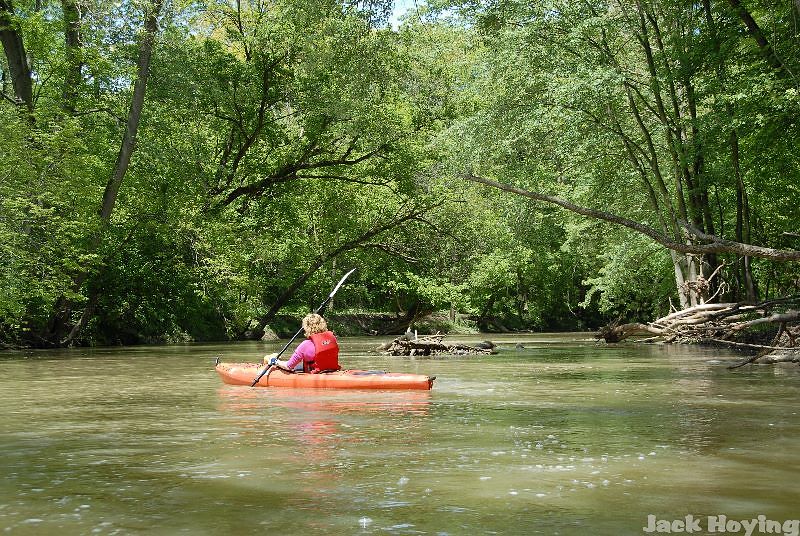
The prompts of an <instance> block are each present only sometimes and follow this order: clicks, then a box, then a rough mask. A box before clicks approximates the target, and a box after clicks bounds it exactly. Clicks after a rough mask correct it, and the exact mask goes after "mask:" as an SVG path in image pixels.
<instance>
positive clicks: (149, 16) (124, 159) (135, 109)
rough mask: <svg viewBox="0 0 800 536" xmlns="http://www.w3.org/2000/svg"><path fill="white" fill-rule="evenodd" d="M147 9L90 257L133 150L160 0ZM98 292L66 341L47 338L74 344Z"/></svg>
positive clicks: (80, 276) (82, 275) (77, 284)
mask: <svg viewBox="0 0 800 536" xmlns="http://www.w3.org/2000/svg"><path fill="white" fill-rule="evenodd" d="M148 8H149V9H148V10H147V12H146V13H145V21H144V33H143V34H142V40H141V43H140V45H139V58H138V61H137V65H136V66H137V69H136V81H135V82H134V85H133V96H132V98H131V107H130V110H129V111H128V120H127V122H126V124H125V133H124V134H123V137H122V144H121V146H120V150H119V153H118V155H117V160H116V163H115V164H114V169H113V170H112V172H111V177H110V178H109V180H108V182H107V183H106V187H105V190H104V192H103V201H102V204H101V205H100V210H99V214H100V220H101V228H100V229H99V230H98V231H97V233H96V234H95V235H94V237H93V238H92V240H91V242H90V244H89V248H88V249H89V252H90V253H95V252H96V251H97V250H98V249H99V248H100V246H101V245H102V242H103V235H104V232H105V227H106V226H107V225H108V223H109V221H110V220H111V214H112V213H113V211H114V205H115V204H116V201H117V195H118V193H119V189H120V186H121V185H122V181H123V179H124V178H125V174H126V173H127V171H128V167H129V166H130V162H131V155H133V151H134V149H135V148H136V134H137V132H138V130H139V121H140V120H141V116H142V110H143V108H144V97H145V91H146V89H147V79H148V76H149V75H150V60H151V58H152V54H153V46H154V44H155V38H156V35H157V33H158V14H159V12H160V11H161V0H155V1H154V2H153V3H152V4H150V5H149V6H148ZM88 274H89V269H88V267H82V268H81V269H80V270H79V272H78V273H77V274H76V275H75V277H74V278H73V290H74V291H75V292H78V291H80V288H81V287H82V286H83V284H84V283H85V282H86V279H87V277H88ZM99 292H100V289H91V290H90V291H89V297H88V298H89V299H88V301H87V303H86V305H85V307H84V310H83V314H81V317H80V319H79V320H78V322H76V323H75V325H74V326H73V327H72V329H71V330H70V332H69V334H67V336H66V337H64V338H63V339H61V338H60V336H59V335H60V333H58V332H54V333H52V334H51V337H54V338H55V339H54V340H55V341H57V343H58V344H59V345H61V346H66V345H69V344H70V343H71V342H72V341H74V340H75V338H76V337H77V336H78V334H79V333H80V331H81V329H83V327H84V326H85V325H86V323H87V322H88V321H89V319H90V318H91V316H92V314H93V313H94V308H95V306H96V304H97V299H98V293H99ZM71 309H72V307H71V304H70V303H69V301H68V300H67V301H66V303H65V306H64V308H63V309H61V310H56V311H55V312H54V315H57V316H61V317H62V320H61V321H60V322H59V321H55V322H52V324H53V325H54V326H59V325H66V324H67V322H68V320H69V318H68V317H69V315H70V314H71Z"/></svg>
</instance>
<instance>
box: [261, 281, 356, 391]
mask: <svg viewBox="0 0 800 536" xmlns="http://www.w3.org/2000/svg"><path fill="white" fill-rule="evenodd" d="M355 271H356V269H355V268H353V269H352V270H350V271H349V272H347V273H346V274H344V277H342V279H340V280H339V283H337V284H336V286H335V287H333V290H332V291H331V293H330V294H328V297H327V298H325V300H324V301H323V302H322V303H321V304H320V305H319V307H317V308H316V309H314V312H315V313H316V314H318V315H321V314H322V313H324V312H325V308H326V307H327V306H328V304H329V303H330V302H331V300H332V299H333V295H334V294H336V292H337V291H338V290H339V287H341V286H342V285H343V284H344V280H345V279H347V278H348V277H350V274H352V273H353V272H355ZM302 332H303V328H300V329H299V330H297V333H295V334H294V336H293V337H292V338H291V339H289V342H287V343H286V345H285V346H284V347H283V348H281V351H280V352H278V353H277V354H276V355H275V358H276V359H277V358H279V357H280V356H281V354H282V353H283V352H285V351H286V349H287V348H289V346H291V344H292V343H293V342H294V340H295V339H296V338H297V337H298V336H299V335H300V334H301V333H302ZM274 366H275V365H270V366H268V367H266V368H265V369H264V370H262V371H261V374H259V375H258V377H257V378H256V379H255V380H253V383H251V384H250V387H254V386H255V384H257V383H258V380H260V379H261V377H262V376H263V375H264V374H266V373H267V372H269V371H270V370H272V367H274Z"/></svg>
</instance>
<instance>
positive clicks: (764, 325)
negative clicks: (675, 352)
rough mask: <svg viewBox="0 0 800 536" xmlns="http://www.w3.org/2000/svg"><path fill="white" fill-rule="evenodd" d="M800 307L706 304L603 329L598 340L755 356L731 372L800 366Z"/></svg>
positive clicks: (797, 301) (798, 301) (794, 301)
mask: <svg viewBox="0 0 800 536" xmlns="http://www.w3.org/2000/svg"><path fill="white" fill-rule="evenodd" d="M798 305H800V298H786V299H782V300H772V301H767V302H762V303H758V304H746V303H704V304H700V305H696V306H694V307H690V308H688V309H683V310H681V311H674V312H672V313H671V314H669V315H667V316H665V317H663V318H659V319H658V320H655V321H653V322H650V323H647V324H640V323H632V324H618V323H612V324H609V325H608V326H605V327H603V328H601V329H600V330H599V331H598V332H597V334H596V335H595V337H596V338H598V339H605V341H606V342H619V341H622V340H624V339H626V338H628V337H630V336H632V335H652V337H650V338H646V339H644V340H645V341H661V342H666V343H696V344H718V345H728V346H732V347H737V348H740V349H749V350H754V351H756V353H755V355H753V356H751V357H749V358H747V359H746V360H744V361H742V362H741V363H737V364H736V365H733V366H731V367H730V368H736V367H740V366H742V365H746V364H748V363H756V362H757V363H777V362H800V309H798V308H796V307H797V306H798ZM775 329H777V332H776V333H775ZM773 333H774V334H773ZM765 335H766V336H767V337H769V338H771V342H769V340H770V339H767V340H766V341H764V336H765ZM753 341H756V342H753ZM763 342H767V344H763Z"/></svg>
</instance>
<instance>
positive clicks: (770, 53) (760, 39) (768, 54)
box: [728, 0, 797, 76]
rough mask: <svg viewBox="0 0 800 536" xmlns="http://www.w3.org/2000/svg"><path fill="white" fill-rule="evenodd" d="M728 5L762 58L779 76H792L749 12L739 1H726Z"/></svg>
mask: <svg viewBox="0 0 800 536" xmlns="http://www.w3.org/2000/svg"><path fill="white" fill-rule="evenodd" d="M795 2H797V0H795ZM728 3H729V4H730V5H731V7H732V8H733V10H734V11H735V12H736V14H737V15H738V16H739V18H740V19H741V20H742V22H743V23H744V25H745V26H746V27H747V31H748V32H749V33H750V35H751V36H752V38H753V40H754V41H755V42H756V44H757V45H758V48H759V50H760V51H761V54H762V55H763V56H764V58H765V59H766V60H767V62H768V63H769V64H770V66H771V67H772V68H773V69H775V70H776V71H778V73H780V74H781V75H784V76H785V75H789V76H792V73H791V72H790V71H789V69H788V68H787V67H786V65H784V63H783V62H782V61H781V60H780V58H779V57H778V55H777V54H775V49H773V48H772V45H771V44H770V43H769V41H768V40H767V37H766V36H765V35H764V32H763V31H762V30H761V27H760V26H759V25H758V23H757V22H756V21H755V19H754V18H753V16H752V15H751V14H750V12H749V11H747V9H746V8H745V7H744V6H743V5H742V3H741V2H740V1H739V0H728Z"/></svg>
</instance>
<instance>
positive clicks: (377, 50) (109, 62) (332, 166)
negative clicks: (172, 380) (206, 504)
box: [0, 0, 800, 345]
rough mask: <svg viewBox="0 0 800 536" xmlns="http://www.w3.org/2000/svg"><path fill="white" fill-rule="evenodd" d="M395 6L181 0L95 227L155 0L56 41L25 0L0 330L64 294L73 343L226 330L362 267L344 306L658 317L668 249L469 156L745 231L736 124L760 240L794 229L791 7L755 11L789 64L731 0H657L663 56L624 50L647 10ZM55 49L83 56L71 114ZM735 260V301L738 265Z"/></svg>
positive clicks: (5, 159)
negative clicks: (769, 56) (489, 185)
mask: <svg viewBox="0 0 800 536" xmlns="http://www.w3.org/2000/svg"><path fill="white" fill-rule="evenodd" d="M390 4H391V3H389V2H385V1H382V0H380V1H374V2H362V1H354V2H351V1H343V2H334V1H329V0H313V1H298V0H278V1H276V2H271V3H259V2H243V3H239V4H231V3H228V2H219V1H217V0H207V1H204V2H199V3H198V2H194V3H186V2H179V3H172V4H170V6H169V7H168V9H169V11H166V12H165V13H164V14H163V16H162V17H161V19H160V24H161V28H160V32H159V35H158V39H157V42H156V46H155V54H154V56H153V60H152V65H151V69H150V79H149V83H148V88H147V96H146V100H145V106H144V112H143V116H142V122H141V125H140V128H139V131H138V135H137V140H136V151H135V152H134V154H133V159H132V162H131V166H130V168H129V170H128V172H127V174H126V176H125V178H124V181H123V183H122V188H121V190H120V192H119V196H118V199H117V203H116V206H115V209H114V211H113V214H112V216H111V218H110V221H109V222H108V224H107V225H105V226H104V225H101V223H100V219H99V218H98V209H99V207H100V203H101V199H102V196H103V192H104V188H105V185H106V183H107V182H108V180H109V177H110V176H111V170H112V168H113V166H114V162H115V159H116V158H117V154H118V152H119V148H120V144H121V140H122V135H123V129H124V118H125V117H126V114H127V113H128V109H129V106H130V96H131V92H132V87H133V81H134V77H135V76H136V72H137V71H136V69H137V65H136V59H137V57H138V47H139V39H138V38H139V37H140V35H141V34H140V29H141V27H142V20H143V8H144V7H145V5H146V3H144V4H143V3H140V2H121V3H120V2H117V3H103V2H94V3H90V4H81V17H82V18H81V39H80V45H79V46H78V47H76V48H75V50H71V51H68V45H67V43H66V41H65V36H64V26H63V13H62V12H61V5H59V4H47V3H45V4H37V5H38V6H39V9H37V8H36V6H35V5H34V3H33V2H29V3H24V2H18V3H15V6H16V7H15V9H16V12H17V17H16V19H15V20H16V21H18V22H19V28H20V30H21V35H22V37H23V38H24V41H25V45H26V49H27V51H28V56H29V61H30V62H31V68H32V70H33V72H35V73H36V75H35V78H34V79H33V83H34V88H35V91H34V93H35V96H36V99H35V102H34V110H33V116H32V117H28V116H27V114H26V113H23V112H22V111H21V110H20V109H18V107H17V106H16V105H14V104H13V103H12V102H11V101H12V99H11V98H10V95H11V94H12V93H13V92H12V91H11V87H10V82H8V80H9V78H8V73H9V70H8V67H7V65H5V64H4V63H2V62H3V61H5V60H4V58H3V59H0V70H1V71H2V74H3V84H4V85H3V87H2V88H0V89H2V91H3V94H4V96H5V97H9V98H5V99H3V100H0V139H2V143H0V259H1V260H2V262H1V263H0V340H2V341H3V342H6V343H9V342H10V343H20V344H32V345H39V344H43V337H44V333H45V332H46V331H47V330H48V329H49V328H50V326H51V324H53V322H54V321H55V320H56V319H58V318H59V314H60V313H63V314H64V315H65V321H66V322H67V325H66V328H67V329H69V328H70V327H71V326H74V325H75V324H76V322H78V319H79V318H80V317H81V315H82V314H83V313H84V311H88V312H89V313H90V319H89V322H88V324H87V325H86V326H85V327H84V328H83V331H82V332H81V336H80V337H79V338H78V339H77V340H76V342H78V343H83V344H116V343H138V342H159V341H176V340H189V339H191V340H210V339H220V338H237V337H241V336H242V335H244V334H245V333H247V332H248V331H251V330H252V329H253V328H254V326H256V325H258V323H259V322H263V321H265V320H268V319H269V318H270V317H271V318H275V315H276V314H279V313H280V314H294V313H297V314H302V313H303V312H305V311H308V310H309V309H310V308H311V307H314V306H316V305H317V304H318V303H319V302H320V301H321V299H322V298H323V297H324V296H323V295H324V292H327V289H329V288H331V287H332V285H333V284H335V283H336V281H338V279H339V277H341V274H342V273H343V272H344V271H345V270H347V269H349V268H351V267H356V266H357V267H358V268H359V271H358V272H357V274H356V275H355V276H354V278H353V280H352V281H350V282H348V285H347V286H346V288H344V289H342V291H341V293H340V294H339V295H337V297H336V299H335V300H334V304H333V311H341V310H360V311H372V312H375V311H380V312H386V313H391V314H394V315H396V316H397V318H402V317H403V316H404V315H408V316H409V317H413V316H415V315H418V314H419V313H421V312H430V311H445V312H446V315H445V316H446V317H448V318H449V317H451V315H452V317H455V318H456V319H457V320H456V322H462V324H463V325H469V326H472V325H477V326H479V327H481V328H482V329H542V330H545V329H547V330H559V329H585V328H588V327H593V326H596V325H598V324H599V323H602V322H605V321H606V320H608V319H610V318H615V317H617V316H623V317H626V318H629V319H640V320H646V319H648V318H650V317H652V316H654V315H658V314H661V313H663V312H664V311H665V308H666V307H668V304H669V301H670V299H671V298H674V297H675V281H674V268H673V266H672V260H671V259H670V256H669V255H668V254H667V253H665V252H664V250H663V249H662V248H659V247H656V246H655V245H654V244H653V243H651V242H649V241H647V240H645V239H643V238H641V237H638V236H631V235H630V234H629V233H628V232H623V231H620V230H618V229H613V228H610V227H609V226H607V225H604V224H603V225H601V224H598V223H597V222H594V221H588V220H585V219H583V218H578V217H576V216H574V215H570V214H566V213H564V212H562V211H560V210H555V209H552V208H549V207H543V206H540V205H538V204H535V203H532V202H530V201H528V200H526V199H523V198H515V197H512V196H509V195H506V194H499V193H497V192H494V191H487V189H485V188H484V187H479V186H475V185H473V184H471V183H466V182H465V181H463V180H462V179H461V175H463V173H464V172H465V171H466V170H472V171H475V172H477V173H481V174H485V175H489V176H493V177H497V178H498V179H500V180H503V181H504V182H510V183H515V184H517V185H519V186H520V187H524V188H528V189H532V190H537V191H543V192H546V193H549V194H553V195H559V196H562V197H565V198H568V199H570V200H572V201H574V202H576V203H581V204H584V205H587V206H591V207H595V208H598V209H602V210H606V211H609V212H614V213H618V214H623V215H625V216H626V217H629V218H631V219H633V220H635V221H639V222H642V223H646V224H647V225H650V226H652V227H655V228H658V229H660V230H663V231H664V232H665V233H675V232H676V229H677V227H676V226H675V223H676V219H675V218H676V217H675V214H677V213H679V212H680V207H679V205H680V204H679V201H683V202H685V203H686V205H687V206H688V207H689V208H688V209H687V214H688V215H689V216H690V217H697V216H702V214H701V213H702V210H703V209H708V211H709V216H710V220H711V222H710V223H711V224H712V225H713V227H714V229H713V231H714V232H715V233H717V234H719V235H720V236H723V237H726V238H732V239H735V238H737V233H739V234H741V233H742V231H741V230H739V231H737V229H736V221H737V209H738V210H740V211H741V209H742V206H741V201H737V193H740V192H738V191H737V188H738V187H739V185H738V183H737V181H736V179H735V171H736V168H735V166H734V161H733V159H732V156H731V142H730V139H731V132H733V131H735V132H736V133H737V135H738V143H739V153H740V162H739V163H738V168H739V169H740V170H741V176H742V182H743V184H744V185H745V187H746V193H747V194H748V201H749V210H750V212H749V217H748V218H746V220H747V221H746V223H747V224H748V225H747V226H746V227H747V232H749V233H750V235H749V240H750V241H752V242H755V243H762V244H768V245H772V246H774V247H783V248H790V247H796V246H797V244H798V243H797V239H796V233H797V231H798V230H797V229H796V228H795V226H796V222H797V221H800V212H799V211H800V208H798V207H800V203H798V202H797V200H798V194H799V193H800V192H798V188H797V186H796V185H797V184H798V183H800V181H798V175H799V173H798V169H800V155H799V153H798V151H797V147H796V145H797V144H796V140H797V139H798V134H800V132H798V128H800V123H798V122H797V119H796V118H797V117H798V116H800V114H799V113H798V112H800V97H799V96H798V91H797V87H796V82H793V78H792V76H794V75H792V74H791V73H796V72H800V56H798V50H797V47H796V46H794V45H795V44H796V34H795V33H793V32H795V30H794V29H793V28H794V27H793V26H792V21H791V17H790V16H789V13H788V11H787V10H785V9H773V7H774V6H772V5H771V4H768V3H766V2H752V3H750V4H749V5H748V7H750V9H751V10H752V13H753V15H754V17H755V18H756V19H757V20H759V21H760V22H761V23H762V24H763V25H764V26H763V27H765V28H769V29H770V33H769V39H770V40H771V43H772V45H773V47H774V50H775V51H777V57H778V58H780V59H781V61H783V62H784V63H785V69H784V70H780V69H776V68H774V67H773V66H771V65H770V63H769V61H767V60H766V59H765V57H764V55H763V53H762V51H760V50H759V49H758V46H757V45H756V44H755V41H754V40H752V38H751V37H750V36H749V35H748V34H747V33H746V32H745V31H743V27H742V23H741V21H740V20H739V19H738V17H737V16H736V14H735V12H733V11H731V10H729V9H727V7H724V6H722V5H716V4H715V5H714V11H713V13H712V15H713V17H712V18H713V21H714V23H715V24H714V26H713V28H712V27H711V26H710V25H709V24H708V22H707V19H706V18H705V17H704V16H703V13H701V12H700V11H699V10H700V9H701V4H691V5H689V4H686V5H684V4H679V3H678V4H676V3H674V2H644V3H642V4H641V5H642V6H643V9H649V10H651V11H650V14H651V15H652V20H655V21H657V22H658V23H659V25H660V26H659V29H660V30H661V31H662V44H663V48H660V47H659V46H658V45H656V46H655V56H654V57H655V62H656V63H655V65H654V69H653V70H652V71H651V70H650V69H648V65H647V62H646V57H645V56H644V55H643V52H642V50H641V47H639V46H631V44H634V45H635V44H636V43H640V41H639V40H638V37H641V36H640V33H641V29H640V28H639V27H638V12H637V11H636V7H635V6H634V5H631V6H627V5H624V6H623V5H622V4H618V3H607V4H606V3H603V2H600V3H592V4H586V3H576V2H568V1H566V0H563V1H562V0H559V1H556V2H553V1H547V2H538V1H534V2H519V1H506V0H498V1H489V2H473V1H459V2H446V1H436V2H429V3H428V5H427V7H424V6H420V8H421V9H420V10H419V17H412V18H409V20H408V21H407V22H406V23H405V24H404V25H403V26H402V28H401V29H400V30H399V31H396V32H395V31H392V30H390V29H388V28H386V17H387V14H388V13H389V11H390V7H391V5H390ZM647 20H650V19H647ZM690 25H693V26H691V27H690ZM712 30H713V31H712ZM652 42H653V43H656V41H655V40H653V41H652ZM68 52H70V53H72V54H74V56H72V57H73V58H77V60H78V61H79V62H80V64H81V71H80V83H79V84H78V87H76V88H74V89H75V91H76V95H75V102H74V103H72V104H73V105H74V106H73V107H74V112H73V111H71V108H70V106H67V104H69V103H67V102H66V98H67V97H66V96H65V94H64V81H65V80H67V79H68V73H69V68H70V60H69V57H70V56H69V54H68ZM787 73H788V74H787ZM671 85H672V86H674V87H677V88H678V90H677V91H676V92H675V94H676V95H677V106H674V105H673V103H672V102H671V101H670V87H672V86H671ZM690 90H691V91H690ZM657 95H658V96H662V97H664V100H665V102H667V106H666V108H667V110H666V112H665V113H663V114H659V113H657V112H656V109H657V105H658V103H657V99H656V96H657ZM688 95H692V99H693V100H690V98H689V96H688ZM631 98H632V99H633V100H634V102H636V103H637V104H638V110H639V111H640V112H641V117H640V118H638V119H637V117H636V116H635V114H634V113H633V110H632V108H631V106H630V99H631ZM690 104H691V105H692V106H690ZM670 132H679V133H680V135H676V136H674V137H672V138H670V136H669V133H670ZM648 134H649V135H650V138H651V139H650V140H648V139H647V137H648ZM676 140H678V141H680V142H681V143H679V142H678V141H676ZM648 144H650V145H652V154H651V153H649V152H648V151H650V149H649V148H648V147H649V145H648ZM631 153H632V154H633V155H634V158H631ZM700 156H702V158H700ZM695 164H696V166H695ZM693 166H695V167H693ZM676 169H678V170H680V169H687V170H690V175H691V178H693V179H696V182H695V183H693V185H692V187H691V188H689V187H688V185H683V186H685V188H684V189H683V190H679V189H678V186H679V185H680V180H684V179H677V182H676V179H675V177H676V171H675V170H676ZM659 174H660V175H661V176H662V177H665V179H664V187H663V190H664V191H663V192H662V191H660V190H658V188H657V186H658V183H657V180H656V177H657V176H658V175H659ZM648 186H650V187H653V191H654V192H655V194H654V195H651V194H649V193H648V192H649V190H648ZM704 196H705V197H704ZM698 199H704V201H702V202H700V201H698ZM737 203H738V206H737ZM670 206H672V207H673V209H674V210H673V211H672V212H670V210H671V209H670ZM695 220H697V221H700V223H701V224H702V225H708V224H709V222H708V221H701V220H702V217H700V218H699V219H697V218H695ZM697 221H695V223H697ZM709 230H710V229H709ZM676 236H678V235H676ZM722 260H723V261H726V262H727V263H728V265H727V266H726V268H725V270H723V271H722V273H723V274H724V275H725V278H726V280H727V281H728V283H729V284H730V285H731V288H733V289H734V293H733V295H736V292H739V294H741V275H740V273H741V266H742V264H743V263H742V261H741V259H734V258H725V259H722ZM753 271H754V274H755V276H756V277H757V279H758V282H759V286H760V288H761V290H762V291H763V292H764V293H765V295H777V294H781V293H785V292H794V291H795V290H796V286H797V281H798V278H799V277H800V274H798V272H797V266H796V264H783V265H777V264H775V263H770V262H767V261H757V262H754V263H753ZM706 275H707V274H706ZM287 289H289V291H288V292H287ZM65 304H68V306H67V305H65ZM443 318H444V317H443ZM447 322H450V320H448V321H447ZM447 322H445V323H447ZM443 325H444V324H443ZM50 342H52V341H50Z"/></svg>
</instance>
